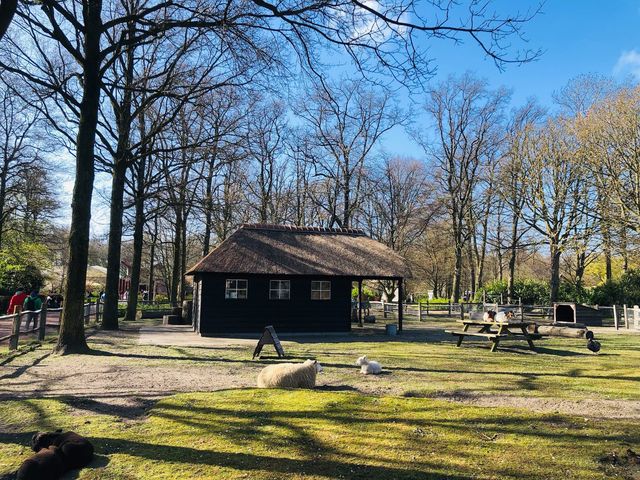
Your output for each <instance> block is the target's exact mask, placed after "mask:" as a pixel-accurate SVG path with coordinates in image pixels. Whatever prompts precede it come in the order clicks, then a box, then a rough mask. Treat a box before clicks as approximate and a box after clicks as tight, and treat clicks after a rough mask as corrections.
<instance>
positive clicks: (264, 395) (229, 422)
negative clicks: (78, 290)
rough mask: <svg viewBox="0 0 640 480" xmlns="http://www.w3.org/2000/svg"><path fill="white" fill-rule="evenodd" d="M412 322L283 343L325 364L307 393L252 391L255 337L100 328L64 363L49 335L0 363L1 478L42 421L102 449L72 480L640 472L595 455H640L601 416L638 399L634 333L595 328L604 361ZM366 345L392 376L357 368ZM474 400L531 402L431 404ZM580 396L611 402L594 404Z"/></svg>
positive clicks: (571, 344)
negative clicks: (160, 336)
mask: <svg viewBox="0 0 640 480" xmlns="http://www.w3.org/2000/svg"><path fill="white" fill-rule="evenodd" d="M441 326H442V327H445V326H448V325H446V324H442V325H441ZM409 327H410V328H408V329H407V331H406V332H405V333H403V334H402V335H401V336H399V337H397V339H393V340H391V339H390V338H389V337H384V336H377V335H367V334H362V335H352V336H351V337H349V338H347V339H346V340H345V339H340V340H338V339H331V338H329V337H326V338H323V337H312V338H305V339H296V338H293V337H292V338H291V339H289V340H288V341H285V342H284V347H285V350H286V353H287V355H288V356H289V357H290V358H291V359H292V361H300V360H302V359H305V358H316V359H318V360H319V361H320V362H321V363H322V364H323V366H324V367H325V371H324V372H323V373H322V374H321V375H320V376H319V377H318V384H319V385H320V388H319V389H316V390H314V391H287V390H257V389H254V388H251V387H252V386H253V385H255V378H256V375H257V372H259V371H260V369H261V368H262V367H263V366H264V365H266V364H268V363H273V362H275V361H277V360H276V359H274V358H263V359H261V360H256V361H252V360H251V352H252V346H251V347H247V346H228V347H225V346H219V345H212V346H200V347H194V346H161V345H140V344H139V343H138V338H137V336H136V334H133V333H131V332H129V333H127V332H118V333H113V332H100V333H99V334H96V335H93V336H91V337H90V338H89V343H90V346H91V347H92V348H93V349H94V350H95V354H94V355H88V356H83V357H78V356H65V357H59V356H51V355H46V353H47V349H50V347H51V345H52V344H51V342H48V343H46V344H45V345H44V346H43V347H42V348H39V349H36V350H33V351H25V352H24V353H23V354H21V355H19V356H17V357H16V358H14V359H12V360H10V359H6V360H5V361H3V363H4V365H3V368H12V369H13V370H6V371H7V372H9V373H4V372H5V370H3V371H0V475H1V474H3V473H6V472H9V471H11V470H14V469H16V468H17V466H18V465H19V464H20V462H21V461H22V460H23V459H25V458H26V457H28V456H29V455H30V452H29V450H28V448H27V445H28V443H29V438H30V436H31V434H32V433H33V432H34V431H37V430H51V429H55V428H64V429H73V430H75V431H77V432H79V433H81V434H84V435H87V436H88V437H90V438H91V440H92V441H93V442H94V443H95V446H96V451H97V452H98V454H99V455H98V458H97V460H96V462H95V465H93V467H92V468H88V469H85V470H83V471H82V472H80V473H77V472H76V473H73V474H71V475H70V476H67V477H65V478H66V479H71V478H79V479H105V480H109V479H127V480H129V479H131V480H132V479H203V480H204V479H213V478H215V479H265V480H266V479H269V480H271V479H280V478H282V479H284V478H287V479H339V478H343V479H372V480H374V479H409V478H413V479H472V478H473V479H475V478H479V479H516V478H521V479H562V480H566V479H600V478H603V479H604V478H620V479H633V480H640V466H612V465H608V464H603V463H601V462H599V461H598V460H599V459H600V458H601V457H602V456H604V455H606V454H608V453H610V452H613V451H616V452H618V454H623V453H624V452H625V451H626V449H627V448H632V449H633V450H635V451H640V416H639V415H637V414H632V415H631V416H630V417H629V418H624V419H617V418H611V417H612V415H607V414H606V413H607V410H606V408H608V409H609V410H608V413H609V414H610V413H611V409H612V408H613V409H614V410H615V409H617V408H620V411H622V410H623V408H626V409H627V410H628V411H630V412H633V408H635V407H632V408H630V407H629V402H638V401H639V400H640V373H639V372H640V336H637V335H636V336H630V335H602V336H599V340H601V342H602V353H601V354H600V355H593V354H591V353H590V352H589V351H588V350H587V349H586V347H585V343H584V341H583V340H575V339H548V340H544V341H541V342H538V346H539V350H538V353H537V354H531V353H529V352H528V351H527V350H526V349H525V348H524V347H523V346H521V347H520V348H513V349H509V350H503V351H499V352H496V353H491V352H489V350H488V345H487V344H486V343H482V342H469V344H468V346H464V345H463V348H456V347H455V343H454V340H453V338H451V337H450V336H447V335H443V334H442V328H435V329H421V328H420V326H419V325H413V326H411V325H410V326H409ZM466 343H467V342H466V341H465V345H466ZM525 345H526V344H525ZM505 346H506V342H505ZM266 348H269V347H266ZM362 354H367V355H368V356H369V357H370V358H372V359H376V360H379V361H381V363H382V364H383V367H384V368H385V369H386V374H384V375H379V376H363V375H360V374H359V373H358V369H357V368H356V367H355V366H354V365H353V362H354V360H355V358H356V357H357V356H359V355H362ZM232 387H233V388H232ZM237 387H243V388H237ZM205 390H207V391H205ZM208 390H210V391H208ZM176 392H184V393H179V394H177V395H176V394H175V393H176ZM143 394H144V395H146V396H147V398H153V399H155V398H161V399H160V400H159V401H157V402H155V400H152V401H150V402H149V403H146V404H144V405H147V406H148V407H146V408H148V410H147V411H145V410H144V409H142V410H141V411H138V410H136V413H135V414H132V415H127V414H126V408H129V407H122V406H120V407H118V408H113V409H110V406H109V405H110V404H109V403H108V402H109V401H110V400H109V399H108V397H109V395H111V396H113V397H115V398H120V399H122V398H129V397H131V398H135V397H136V396H141V397H142V396H143ZM465 394H466V395H481V396H493V397H496V398H497V399H498V400H499V399H500V398H509V399H517V400H516V401H515V405H517V406H520V407H522V408H517V409H514V408H505V407H504V406H497V407H486V406H478V405H473V404H466V403H459V402H450V401H445V400H441V399H439V398H437V397H439V396H442V395H444V396H445V397H447V395H450V396H452V397H455V396H457V395H460V396H464V395H465ZM16 395H20V397H21V398H20V399H15V398H16ZM45 397H48V398H45ZM527 399H529V400H527ZM531 399H536V400H542V401H543V403H544V404H545V405H547V407H545V409H543V411H544V412H545V413H535V412H534V410H535V409H534V408H533V407H531V405H532V404H530V403H528V401H529V402H530V401H531ZM580 399H589V400H591V401H595V402H596V403H597V402H601V403H603V404H606V405H608V406H607V407H606V408H604V407H603V408H604V409H603V410H602V412H600V411H598V410H597V408H598V406H597V405H593V404H591V406H590V407H589V408H590V409H596V410H591V411H588V412H585V411H583V410H584V407H581V404H580V403H577V402H575V401H576V400H580ZM547 401H548V404H547V403H546V402H547ZM554 402H555V403H554ZM572 402H573V403H572ZM612 402H613V403H612ZM616 402H617V403H616ZM496 404H497V405H504V404H501V403H500V401H498V402H497V403H496ZM561 404H563V405H564V409H562V408H559V407H558V410H561V411H563V412H565V413H564V414H559V413H556V405H561ZM510 405H514V402H511V403H510ZM567 405H569V407H568V408H567ZM611 405H613V407H612V406H611ZM618 405H620V406H619V407H618ZM634 405H635V403H634ZM600 413H602V415H600ZM633 415H635V416H633ZM599 416H602V417H607V416H609V417H610V418H597V417H599ZM614 416H615V415H613V417H614Z"/></svg>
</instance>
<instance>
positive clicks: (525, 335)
mask: <svg viewBox="0 0 640 480" xmlns="http://www.w3.org/2000/svg"><path fill="white" fill-rule="evenodd" d="M458 323H462V325H463V327H462V331H459V330H445V332H447V333H450V334H452V335H455V336H457V337H458V343H457V345H456V346H458V347H459V346H460V345H462V340H464V337H480V338H485V339H486V340H488V341H490V342H491V351H492V352H495V351H496V349H497V348H498V344H499V343H500V340H502V339H504V338H506V339H510V340H526V341H527V343H528V344H529V348H530V349H531V350H535V345H534V344H533V340H538V339H540V338H542V335H540V334H538V333H529V330H528V327H529V326H531V325H535V322H522V321H519V320H509V321H506V322H493V321H486V320H458ZM469 327H478V328H477V329H476V330H475V331H469Z"/></svg>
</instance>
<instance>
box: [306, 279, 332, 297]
mask: <svg viewBox="0 0 640 480" xmlns="http://www.w3.org/2000/svg"><path fill="white" fill-rule="evenodd" d="M311 300H331V282H321V281H314V282H311Z"/></svg>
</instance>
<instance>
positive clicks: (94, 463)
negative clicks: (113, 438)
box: [60, 454, 109, 480]
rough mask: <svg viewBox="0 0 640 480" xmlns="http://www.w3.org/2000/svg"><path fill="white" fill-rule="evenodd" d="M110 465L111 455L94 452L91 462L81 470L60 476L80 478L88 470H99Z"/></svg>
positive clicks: (61, 479)
mask: <svg viewBox="0 0 640 480" xmlns="http://www.w3.org/2000/svg"><path fill="white" fill-rule="evenodd" d="M107 465H109V457H107V456H106V455H100V454H94V455H93V460H91V463H90V464H89V465H87V466H86V467H84V468H83V469H81V470H71V471H70V472H67V473H65V474H64V475H62V476H61V477H60V480H75V479H77V478H80V474H81V473H82V474H84V473H86V470H98V469H101V468H105V467H106V466H107Z"/></svg>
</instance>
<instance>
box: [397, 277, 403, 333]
mask: <svg viewBox="0 0 640 480" xmlns="http://www.w3.org/2000/svg"><path fill="white" fill-rule="evenodd" d="M402 295H403V292H402V278H401V279H399V280H398V331H399V332H401V331H402Z"/></svg>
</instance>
